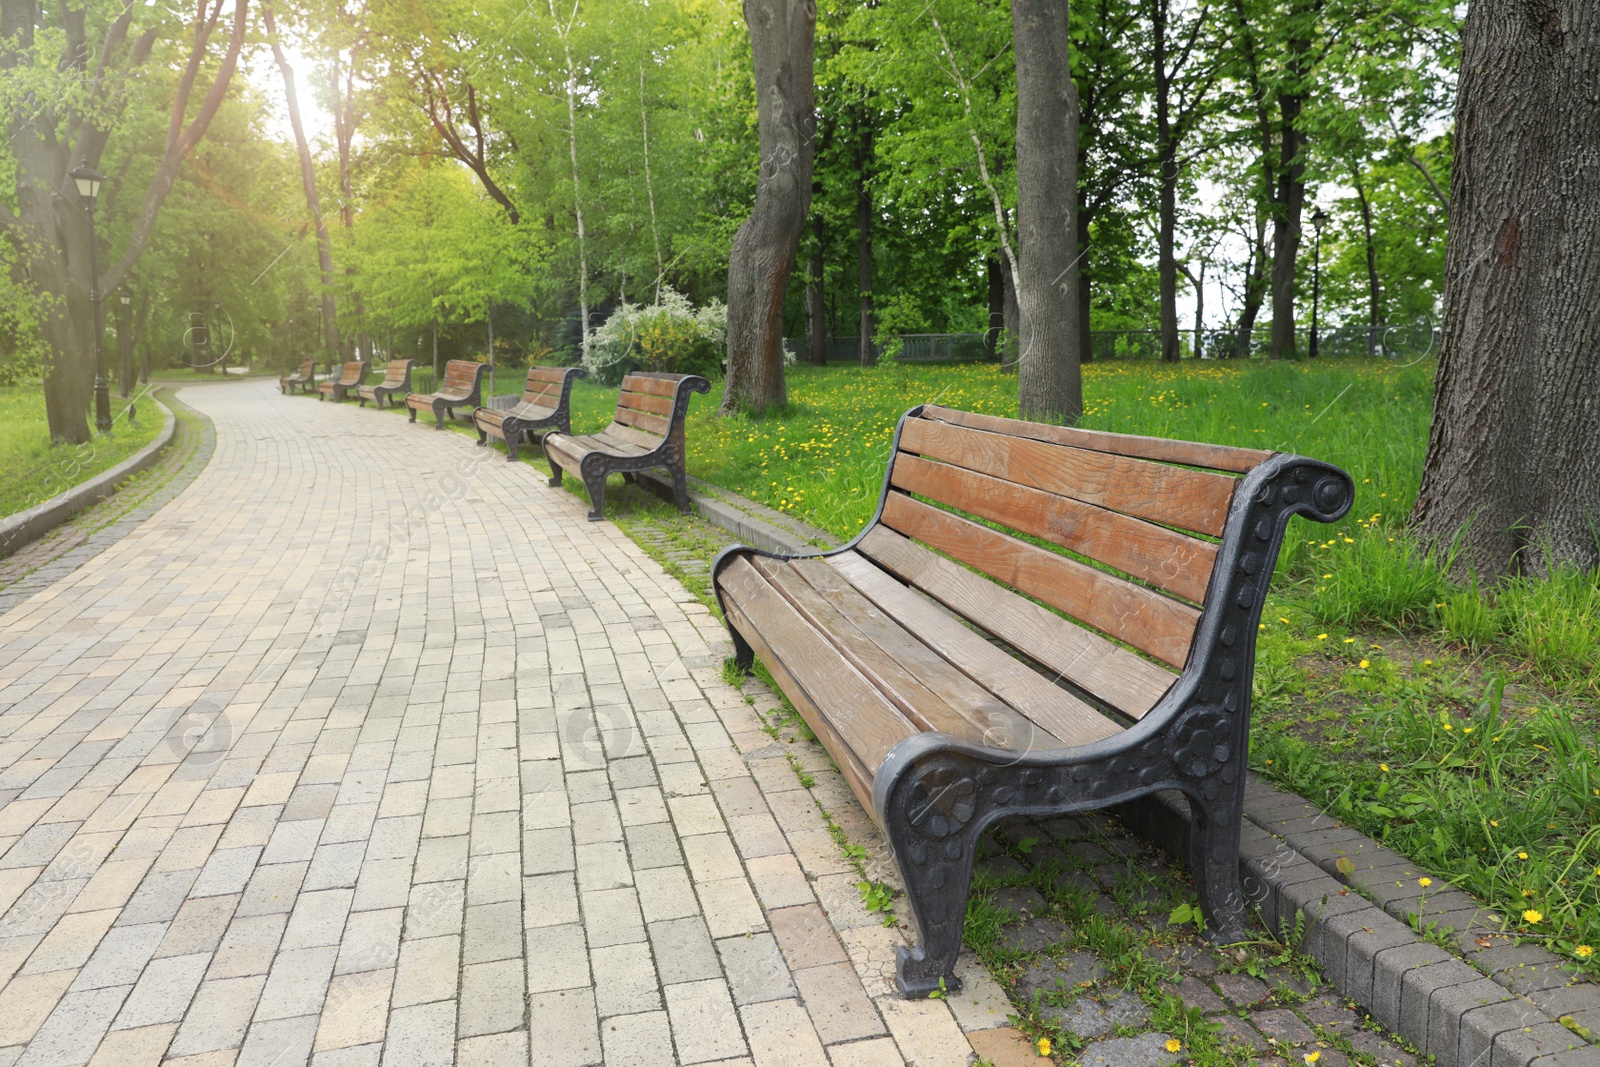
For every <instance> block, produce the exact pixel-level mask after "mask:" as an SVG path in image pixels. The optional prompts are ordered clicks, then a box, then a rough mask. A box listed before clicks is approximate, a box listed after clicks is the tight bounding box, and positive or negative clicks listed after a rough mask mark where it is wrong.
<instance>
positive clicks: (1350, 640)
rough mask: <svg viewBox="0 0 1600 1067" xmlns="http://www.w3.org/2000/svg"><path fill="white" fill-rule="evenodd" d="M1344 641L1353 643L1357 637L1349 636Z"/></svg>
mask: <svg viewBox="0 0 1600 1067" xmlns="http://www.w3.org/2000/svg"><path fill="white" fill-rule="evenodd" d="M1344 643H1345V644H1347V645H1353V644H1355V643H1356V639H1355V638H1353V637H1347V638H1345V639H1344Z"/></svg>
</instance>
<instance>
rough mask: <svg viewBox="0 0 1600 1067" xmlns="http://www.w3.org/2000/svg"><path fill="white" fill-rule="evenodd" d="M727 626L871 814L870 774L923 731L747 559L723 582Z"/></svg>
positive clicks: (720, 579)
mask: <svg viewBox="0 0 1600 1067" xmlns="http://www.w3.org/2000/svg"><path fill="white" fill-rule="evenodd" d="M717 584H718V586H719V587H720V588H721V589H722V592H723V596H724V603H725V605H726V606H727V609H728V621H729V622H730V623H732V624H733V626H734V628H735V629H737V630H738V631H739V633H740V635H741V636H742V637H744V639H745V640H746V641H748V642H749V643H750V646H751V648H753V649H754V650H755V652H756V654H757V655H758V656H760V657H761V662H762V663H765V664H766V665H767V669H768V670H770V671H771V672H772V674H773V676H774V677H775V678H776V679H777V680H778V684H779V685H780V686H781V687H782V688H783V692H784V695H785V696H787V697H788V698H789V701H790V703H792V704H793V705H794V706H795V709H796V710H797V711H799V712H800V715H801V717H802V718H804V719H805V721H806V724H807V725H808V726H810V727H811V729H812V731H813V732H814V733H815V734H816V735H817V737H818V738H820V739H821V740H822V742H823V745H824V747H826V748H827V750H828V751H829V752H830V753H832V754H833V757H834V759H836V760H838V762H839V766H840V769H841V770H842V771H844V774H845V779H846V780H847V781H849V783H850V787H851V789H853V790H854V791H855V794H856V797H857V799H859V800H860V801H861V804H862V807H864V808H866V810H867V812H868V813H869V814H872V813H873V808H872V776H873V774H874V773H875V772H876V771H877V769H878V767H879V765H880V764H882V763H883V758H884V757H885V756H886V755H888V754H889V750H890V749H892V748H894V746H895V745H896V744H898V743H899V742H900V741H901V740H903V739H904V738H906V737H909V736H911V735H912V734H914V733H917V732H918V731H917V728H916V727H915V726H913V725H912V724H911V723H910V722H909V721H908V720H907V719H906V717H905V716H904V715H902V714H900V712H899V711H898V710H897V709H896V708H895V707H894V706H893V705H892V704H890V703H889V702H888V701H887V700H885V699H884V698H883V695H882V694H881V693H879V692H878V691H877V689H875V688H874V687H873V686H872V685H871V683H869V682H868V681H867V680H866V679H865V678H863V677H862V676H861V674H860V672H859V671H857V670H856V669H855V668H854V667H853V666H851V665H850V663H849V662H848V661H846V660H845V659H844V657H843V656H841V655H840V654H839V652H838V650H837V649H835V648H834V647H833V646H832V645H830V644H829V643H828V641H827V640H826V639H825V638H824V637H823V636H822V635H821V634H819V633H817V631H816V629H815V628H813V627H812V626H811V625H810V624H808V623H807V622H806V621H805V620H804V619H803V618H801V617H800V615H799V613H798V612H796V611H795V610H794V608H793V606H792V605H790V604H789V602H788V601H786V600H784V599H783V597H781V596H780V595H778V593H777V591H776V590H774V589H773V588H772V586H771V585H769V584H768V583H767V582H766V581H765V580H764V579H763V578H762V577H761V576H760V575H759V574H757V573H756V570H755V568H754V567H752V566H751V565H750V563H749V561H748V560H747V559H744V558H743V557H740V558H737V559H734V560H733V561H732V562H731V563H729V564H728V565H727V566H726V567H724V568H723V569H722V572H721V573H720V574H719V575H718V576H717Z"/></svg>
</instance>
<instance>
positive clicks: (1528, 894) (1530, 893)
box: [1522, 889, 1533, 897]
mask: <svg viewBox="0 0 1600 1067" xmlns="http://www.w3.org/2000/svg"><path fill="white" fill-rule="evenodd" d="M1522 895H1523V896H1525V897H1531V896H1533V890H1531V889H1524V890H1523V891H1522Z"/></svg>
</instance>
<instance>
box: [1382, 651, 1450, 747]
mask: <svg viewBox="0 0 1600 1067" xmlns="http://www.w3.org/2000/svg"><path fill="white" fill-rule="evenodd" d="M1370 666H1372V664H1371V663H1370V662H1369V661H1367V660H1362V661H1361V669H1362V670H1366V669H1367V668H1368V667H1370ZM1445 729H1446V730H1448V729H1450V727H1449V726H1446V727H1445Z"/></svg>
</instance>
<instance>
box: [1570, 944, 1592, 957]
mask: <svg viewBox="0 0 1600 1067" xmlns="http://www.w3.org/2000/svg"><path fill="white" fill-rule="evenodd" d="M1572 954H1573V955H1574V956H1576V957H1578V958H1579V959H1580V960H1586V959H1589V958H1590V957H1591V956H1593V955H1594V946H1593V945H1579V946H1578V947H1577V948H1575V949H1573V950H1572Z"/></svg>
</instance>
